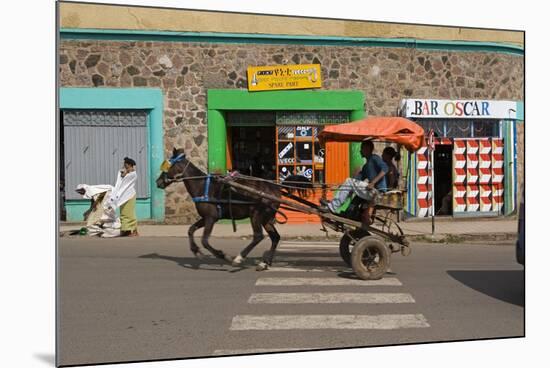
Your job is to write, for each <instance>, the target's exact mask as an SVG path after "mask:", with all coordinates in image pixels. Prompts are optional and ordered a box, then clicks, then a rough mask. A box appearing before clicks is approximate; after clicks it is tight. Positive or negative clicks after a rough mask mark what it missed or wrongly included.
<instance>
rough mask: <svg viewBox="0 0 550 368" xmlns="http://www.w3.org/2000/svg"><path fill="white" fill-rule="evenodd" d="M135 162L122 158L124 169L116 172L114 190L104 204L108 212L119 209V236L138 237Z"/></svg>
mask: <svg viewBox="0 0 550 368" xmlns="http://www.w3.org/2000/svg"><path fill="white" fill-rule="evenodd" d="M135 167H136V162H135V161H134V160H132V159H131V158H128V157H124V169H122V170H120V171H119V172H118V176H117V180H116V184H115V188H114V189H113V191H112V192H111V196H110V197H109V199H108V200H107V201H106V202H105V207H106V209H107V210H109V211H116V209H117V208H118V207H120V231H121V233H120V235H121V236H138V232H137V218H136V189H135V186H136V179H137V174H136V169H135Z"/></svg>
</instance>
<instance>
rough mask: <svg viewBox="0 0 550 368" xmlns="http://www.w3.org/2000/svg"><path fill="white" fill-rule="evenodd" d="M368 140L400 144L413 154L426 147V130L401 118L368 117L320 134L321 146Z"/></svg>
mask: <svg viewBox="0 0 550 368" xmlns="http://www.w3.org/2000/svg"><path fill="white" fill-rule="evenodd" d="M366 138H372V139H375V140H383V141H390V142H394V143H398V144H401V145H403V146H404V147H405V148H406V149H408V150H409V151H411V152H414V151H416V150H418V149H419V148H420V147H422V146H424V145H425V142H424V129H422V127H421V126H420V125H418V124H416V123H414V122H413V121H410V120H408V119H405V118H401V117H368V118H366V119H362V120H357V121H352V122H351V123H346V124H338V125H329V126H326V127H325V128H324V129H323V131H322V132H321V133H320V134H319V140H320V141H321V144H324V142H326V141H333V142H360V141H363V140H365V139H366Z"/></svg>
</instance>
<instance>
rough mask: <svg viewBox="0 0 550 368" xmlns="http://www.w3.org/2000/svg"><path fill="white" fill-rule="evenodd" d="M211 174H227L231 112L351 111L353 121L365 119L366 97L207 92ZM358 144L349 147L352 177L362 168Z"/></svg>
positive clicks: (360, 94)
mask: <svg viewBox="0 0 550 368" xmlns="http://www.w3.org/2000/svg"><path fill="white" fill-rule="evenodd" d="M207 103H208V111H207V123H208V171H209V172H210V173H225V172H226V170H227V166H226V144H227V143H226V142H227V136H226V135H227V130H226V127H227V124H226V121H225V111H229V110H287V111H298V110H307V111H323V110H324V111H336V110H337V111H349V112H350V120H351V121H353V120H358V119H362V118H364V117H365V116H366V113H365V110H364V106H365V94H364V93H363V92H361V91H317V90H304V91H264V92H248V91H245V90H233V89H231V90H230V89H210V90H208V98H207ZM358 146H359V145H358V144H350V173H351V172H353V171H355V170H356V169H357V168H358V167H360V166H361V165H362V164H363V159H362V157H361V155H360V152H359V147H358Z"/></svg>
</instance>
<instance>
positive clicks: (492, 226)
mask: <svg viewBox="0 0 550 368" xmlns="http://www.w3.org/2000/svg"><path fill="white" fill-rule="evenodd" d="M81 226H83V225H81V224H61V226H60V231H61V233H65V232H67V231H70V230H75V229H79V228H80V227H81ZM189 226H190V225H164V224H160V225H152V224H140V225H139V229H138V230H139V234H140V236H147V237H148V236H151V237H156V236H181V237H186V236H187V230H188V229H189ZM399 226H401V228H402V229H403V231H404V233H405V235H407V236H408V237H409V238H411V240H412V239H432V235H431V234H432V223H431V221H406V222H404V221H402V222H400V223H399ZM517 226H518V225H517V220H514V219H510V220H509V219H464V220H462V219H461V220H452V221H437V220H436V223H435V234H434V239H433V240H438V241H443V240H445V239H447V240H449V239H451V240H452V239H454V240H455V241H458V240H460V238H462V239H463V240H466V239H468V240H473V239H477V240H479V239H482V240H491V239H495V240H503V239H515V236H516V235H517ZM277 230H278V231H279V234H281V238H283V239H285V238H286V239H318V240H322V239H326V238H327V236H326V234H325V233H324V232H323V231H321V225H320V224H309V223H308V224H299V225H298V224H286V225H278V226H277ZM201 234H202V229H200V230H197V231H196V232H195V237H197V238H199V237H200V235H201ZM264 234H265V231H264ZM251 235H252V229H251V227H250V224H248V223H238V224H237V231H236V232H233V226H232V225H231V224H230V223H220V224H216V225H215V226H214V230H213V232H212V237H217V238H242V237H250V236H251ZM328 237H329V238H330V239H331V240H334V239H337V238H339V237H340V234H338V233H336V232H334V231H332V230H330V229H328Z"/></svg>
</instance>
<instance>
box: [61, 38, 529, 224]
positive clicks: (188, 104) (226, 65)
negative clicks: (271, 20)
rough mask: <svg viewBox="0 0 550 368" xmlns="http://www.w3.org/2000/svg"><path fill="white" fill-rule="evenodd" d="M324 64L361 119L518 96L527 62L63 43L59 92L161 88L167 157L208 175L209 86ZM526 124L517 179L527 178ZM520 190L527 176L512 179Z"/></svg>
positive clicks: (241, 83) (187, 204) (437, 53)
mask: <svg viewBox="0 0 550 368" xmlns="http://www.w3.org/2000/svg"><path fill="white" fill-rule="evenodd" d="M274 64H320V65H321V70H322V81H323V85H322V89H324V90H357V91H362V92H363V93H364V95H365V97H366V106H365V110H366V112H367V115H380V116H388V115H395V114H396V113H397V108H398V106H399V102H400V100H402V99H406V98H410V97H414V98H430V99H490V100H518V101H522V100H523V98H524V95H523V93H524V88H523V86H524V79H523V76H524V58H523V55H517V54H512V53H503V52H492V51H457V50H428V49H422V48H405V47H395V48H392V47H370V46H364V47H363V46H349V47H348V46H338V45H336V46H333V45H326V46H308V45H290V44H289V45H269V44H258V43H248V44H247V43H243V44H232V43H214V42H185V41H181V42H174V41H170V42H160V41H108V40H70V39H62V41H61V43H60V55H59V81H60V87H95V88H102V87H124V88H132V87H133V88H143V87H157V88H160V89H162V91H163V96H164V113H163V119H164V121H163V129H164V151H165V154H166V156H168V155H169V153H170V151H171V149H172V148H173V147H183V148H185V150H186V152H188V155H189V157H190V158H191V160H192V161H193V162H194V163H195V164H196V165H197V166H198V167H200V168H201V169H203V170H205V171H206V169H207V149H208V147H207V146H208V140H207V126H206V111H207V106H206V101H207V91H208V90H209V89H213V88H214V89H243V90H245V89H246V88H247V79H246V70H247V67H248V66H254V65H274ZM523 126H524V125H523V124H521V125H518V173H523V166H524V164H523V138H522V137H523ZM518 181H519V183H518V188H522V186H523V175H522V174H518ZM165 206H166V207H165V220H166V222H167V223H190V222H191V221H193V219H195V218H196V213H195V210H194V205H193V203H192V202H191V201H190V199H189V196H188V194H187V192H186V191H185V188H184V187H183V186H182V185H173V186H170V187H169V188H167V192H166V199H165Z"/></svg>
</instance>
